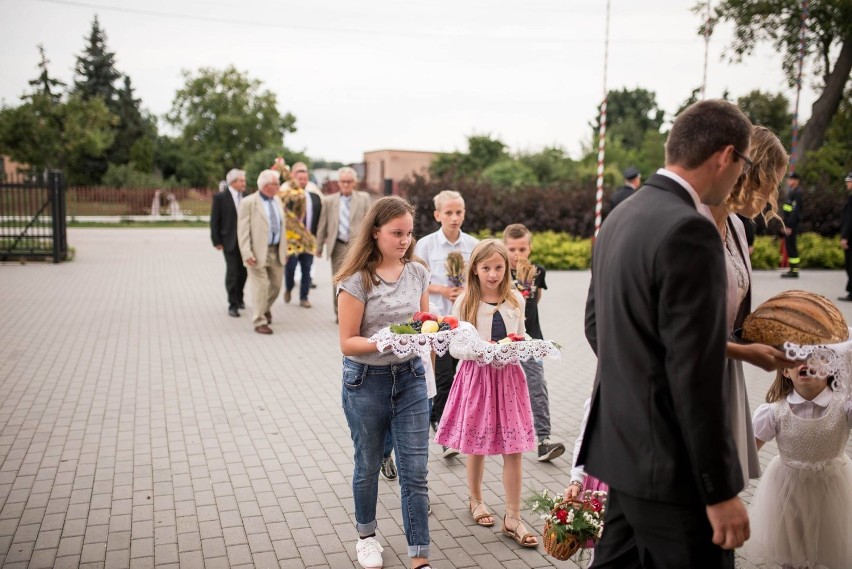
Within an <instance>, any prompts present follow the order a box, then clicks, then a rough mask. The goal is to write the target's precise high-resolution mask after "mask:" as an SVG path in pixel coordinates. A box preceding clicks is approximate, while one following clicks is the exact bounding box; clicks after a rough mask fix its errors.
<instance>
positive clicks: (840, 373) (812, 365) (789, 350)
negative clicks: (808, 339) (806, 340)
mask: <svg viewBox="0 0 852 569" xmlns="http://www.w3.org/2000/svg"><path fill="white" fill-rule="evenodd" d="M849 337H850V338H851V339H849V340H847V341H845V342H841V343H839V344H819V345H799V344H794V343H793V342H784V352H785V354H786V356H787V358H788V359H791V360H799V361H801V360H806V363H807V365H808V375H810V376H811V377H818V378H821V379H825V378H827V377H829V376H834V383H833V384H832V387H833V389H834V390H835V391H837V392H839V393H841V394H843V396H844V398H845V399H850V400H852V379H850V377H849V376H850V372H852V328H849Z"/></svg>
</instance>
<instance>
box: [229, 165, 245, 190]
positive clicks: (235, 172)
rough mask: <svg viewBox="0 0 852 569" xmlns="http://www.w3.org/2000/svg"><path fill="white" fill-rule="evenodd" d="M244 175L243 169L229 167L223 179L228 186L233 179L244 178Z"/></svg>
mask: <svg viewBox="0 0 852 569" xmlns="http://www.w3.org/2000/svg"><path fill="white" fill-rule="evenodd" d="M245 177H246V171H245V170H239V169H237V168H231V169H230V170H228V173H227V174H225V181H226V182H228V185H229V186H230V185H231V184H233V183H234V181H235V180H236V179H237V178H245Z"/></svg>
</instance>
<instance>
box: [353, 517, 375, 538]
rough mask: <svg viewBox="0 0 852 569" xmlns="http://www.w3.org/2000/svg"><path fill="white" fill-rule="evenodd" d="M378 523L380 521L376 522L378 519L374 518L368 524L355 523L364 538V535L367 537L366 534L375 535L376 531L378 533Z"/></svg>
mask: <svg viewBox="0 0 852 569" xmlns="http://www.w3.org/2000/svg"><path fill="white" fill-rule="evenodd" d="M378 525H379V524H378V522H376V520H373V521H372V522H370V523H368V524H359V523H356V524H355V529H357V530H358V535H359V536H360V537H361V538H364V537H366V536H368V535H373V534H374V533H376V527H377V526H378Z"/></svg>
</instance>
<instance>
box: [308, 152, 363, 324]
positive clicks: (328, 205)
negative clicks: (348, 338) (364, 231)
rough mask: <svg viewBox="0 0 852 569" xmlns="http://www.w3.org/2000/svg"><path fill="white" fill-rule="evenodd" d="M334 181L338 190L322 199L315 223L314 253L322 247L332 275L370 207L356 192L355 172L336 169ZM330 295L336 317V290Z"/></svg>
mask: <svg viewBox="0 0 852 569" xmlns="http://www.w3.org/2000/svg"><path fill="white" fill-rule="evenodd" d="M337 183H338V184H339V186H340V192H338V193H336V194H331V195H330V196H327V197H326V198H325V199H324V200H323V206H322V214H321V215H320V218H319V224H318V225H317V255H318V256H322V252H323V249H325V250H326V251H327V254H328V256H329V257H330V258H331V274H332V275H334V274H335V273H336V272H337V271H338V270H339V269H340V267H341V266H342V265H343V258H344V257H345V256H346V251H347V250H348V249H349V242H350V241H352V239H354V238H355V236H356V235H357V234H358V230H359V229H360V228H361V222H362V221H363V220H364V216H365V215H367V210H369V209H370V195H369V194H368V193H367V192H362V191H358V190H356V189H355V188H357V187H358V173H357V172H355V170H353V169H352V168H349V167H348V166H345V167H343V168H341V169H340V170H338V171H337ZM332 293H333V296H334V316H335V317H337V291H335V290H334V288H332Z"/></svg>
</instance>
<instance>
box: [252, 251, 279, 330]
mask: <svg viewBox="0 0 852 569" xmlns="http://www.w3.org/2000/svg"><path fill="white" fill-rule="evenodd" d="M246 269H247V270H248V281H249V288H250V289H251V302H252V304H253V305H254V306H253V309H254V313H253V314H252V317H253V318H252V325H253V326H254V327H255V328H257V327H258V326H263V325H264V324H269V321H268V320H267V319H266V313H267V312H271V311H272V305H273V303H274V302H275V299H276V298H278V293H279V292H281V280H282V279H283V278H284V265H282V264H281V259H279V258H278V245H275V246H270V247H269V251H267V252H266V266H265V267H246Z"/></svg>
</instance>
